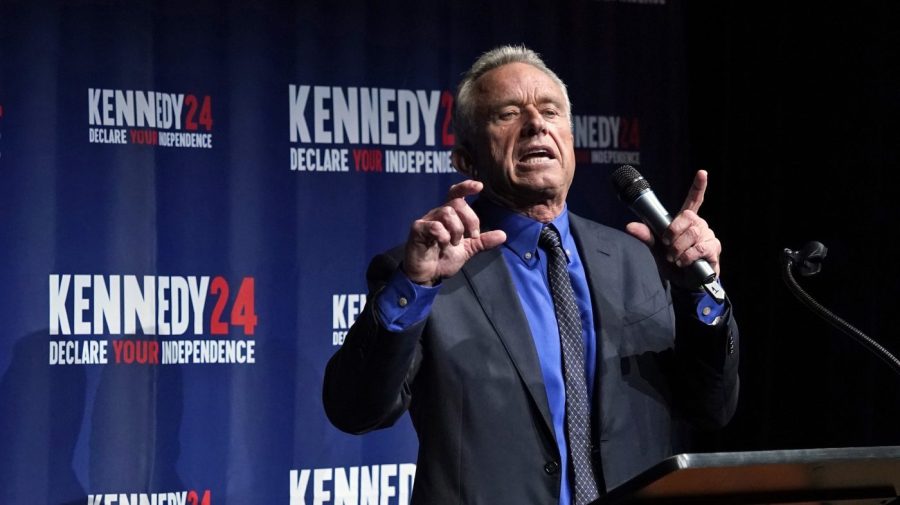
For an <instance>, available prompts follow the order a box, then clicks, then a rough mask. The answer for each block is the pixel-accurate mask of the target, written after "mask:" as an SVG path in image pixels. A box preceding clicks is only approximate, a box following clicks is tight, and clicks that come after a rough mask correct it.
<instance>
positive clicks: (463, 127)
mask: <svg viewBox="0 0 900 505" xmlns="http://www.w3.org/2000/svg"><path fill="white" fill-rule="evenodd" d="M510 63H525V64H526V65H531V66H532V67H534V68H536V69H538V70H540V71H541V72H543V73H545V74H547V77H549V78H550V79H551V80H553V82H555V83H556V84H557V85H559V88H560V89H561V90H562V94H563V96H564V97H565V98H566V112H567V113H568V115H569V121H570V122H571V121H572V102H571V101H570V100H569V92H568V91H567V90H566V83H564V82H563V81H562V79H560V78H559V76H558V75H556V73H555V72H553V71H552V70H550V68H549V67H548V66H547V64H546V63H544V60H542V59H541V57H540V55H538V54H537V53H536V52H534V51H532V50H531V49H528V48H527V47H525V46H512V45H507V46H500V47H496V48H494V49H491V50H490V51H488V52H486V53H484V54H482V55H481V56H480V57H479V58H478V59H477V60H475V63H473V64H472V66H471V67H470V68H469V70H468V71H467V72H466V73H465V74H464V75H463V79H462V81H460V83H459V86H458V87H457V88H456V100H455V101H454V104H455V105H454V110H453V128H454V130H455V133H456V145H457V146H461V145H463V144H465V143H466V142H468V141H470V140H471V139H472V138H473V136H474V135H475V129H476V128H477V125H476V118H475V97H474V91H475V81H477V80H478V79H479V78H480V77H481V76H483V75H484V74H486V73H488V72H490V71H491V70H493V69H495V68H497V67H502V66H503V65H508V64H510Z"/></svg>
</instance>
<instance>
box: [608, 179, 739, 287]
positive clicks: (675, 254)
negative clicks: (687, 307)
mask: <svg viewBox="0 0 900 505" xmlns="http://www.w3.org/2000/svg"><path fill="white" fill-rule="evenodd" d="M708 177H709V176H708V174H707V173H706V171H705V170H698V171H697V174H696V175H695V176H694V183H693V185H692V186H691V189H690V191H688V195H687V198H685V199H684V205H682V206H681V211H679V212H678V215H676V216H675V218H674V219H673V220H672V223H671V224H670V225H669V227H668V228H667V229H666V232H665V233H664V234H663V237H662V242H663V246H664V247H661V248H660V247H655V244H656V239H655V237H654V236H653V233H652V232H651V231H650V228H648V227H647V225H645V224H643V223H637V222H635V223H628V225H627V226H626V227H625V230H626V231H627V232H628V233H630V234H631V235H633V236H634V237H636V238H637V239H638V240H640V241H641V242H644V243H645V244H647V245H648V246H649V247H650V248H651V250H653V252H654V255H655V256H656V260H657V264H658V265H659V268H660V271H661V272H662V274H663V276H664V277H665V278H667V279H669V280H670V281H672V282H673V283H675V284H677V285H680V286H682V287H686V288H690V287H692V286H686V285H685V271H684V270H683V269H682V268H681V267H684V266H688V265H690V264H692V263H694V262H695V261H697V260H698V259H700V258H703V259H705V260H706V261H708V262H709V265H710V266H711V267H712V268H713V270H715V272H716V277H718V276H719V255H720V254H721V253H722V244H721V243H720V242H719V239H717V238H716V234H715V233H713V231H712V229H710V227H709V225H708V224H707V223H706V221H705V220H704V219H703V218H701V217H700V216H699V215H698V214H697V211H698V210H700V205H702V204H703V195H704V194H705V193H706V186H707V181H708ZM693 287H696V286H693Z"/></svg>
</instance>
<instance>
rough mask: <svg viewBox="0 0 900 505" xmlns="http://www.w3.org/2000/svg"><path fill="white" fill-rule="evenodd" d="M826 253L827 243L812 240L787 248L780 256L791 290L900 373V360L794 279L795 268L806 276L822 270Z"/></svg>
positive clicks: (820, 315) (821, 315)
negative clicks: (818, 300) (797, 249)
mask: <svg viewBox="0 0 900 505" xmlns="http://www.w3.org/2000/svg"><path fill="white" fill-rule="evenodd" d="M827 253H828V249H827V248H826V247H825V246H824V245H822V243H821V242H810V243H809V244H806V245H805V246H803V248H802V249H801V250H800V251H791V250H790V249H787V248H785V250H784V254H783V255H782V257H781V259H782V267H783V270H782V272H781V273H782V277H783V278H784V282H785V284H787V287H788V289H789V290H790V292H791V293H793V295H794V296H796V297H797V299H798V300H800V302H802V303H803V304H804V305H806V306H807V307H808V308H809V309H810V310H812V311H813V313H815V314H816V315H817V316H819V317H821V318H822V319H824V320H825V321H826V322H828V324H830V325H832V326H834V327H835V328H837V329H838V330H840V331H842V332H843V333H845V334H846V335H849V336H850V337H851V338H853V339H854V340H856V341H857V342H858V343H859V344H860V345H862V346H863V347H865V348H866V349H868V350H869V351H871V352H872V353H874V354H875V355H876V356H878V357H879V358H881V359H882V360H884V361H885V362H886V363H887V364H888V365H889V366H890V367H891V368H892V369H893V370H894V372H896V373H897V374H900V360H898V359H897V358H896V357H895V356H894V355H893V354H891V353H890V352H889V351H888V350H887V349H885V348H884V347H883V346H882V345H881V344H879V343H878V342H876V341H875V340H873V339H871V338H869V336H868V335H866V334H865V333H863V332H861V331H860V330H858V329H856V328H855V327H853V326H852V325H851V324H850V323H848V322H847V321H844V320H843V319H841V318H840V317H838V316H837V315H836V314H834V313H833V312H831V311H830V310H828V309H827V308H825V307H824V306H823V305H822V304H820V303H819V302H817V301H816V300H815V299H813V297H812V296H810V295H809V294H808V293H807V292H806V291H804V290H803V288H801V287H800V285H799V284H797V281H796V280H795V279H794V275H793V273H792V270H793V268H794V267H796V268H797V270H798V272H799V273H800V275H803V276H805V277H808V276H810V275H815V274H817V273H819V270H821V269H822V260H823V259H824V258H825V255H826V254H827Z"/></svg>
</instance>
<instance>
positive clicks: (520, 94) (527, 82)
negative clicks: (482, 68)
mask: <svg viewBox="0 0 900 505" xmlns="http://www.w3.org/2000/svg"><path fill="white" fill-rule="evenodd" d="M474 84H475V86H474V89H475V96H476V98H477V103H478V107H479V109H484V108H492V107H496V106H502V105H504V104H513V105H514V104H519V103H523V102H529V103H530V102H534V103H537V104H542V103H553V104H555V105H557V106H559V107H561V108H565V107H566V98H565V94H564V92H563V90H562V88H561V87H560V85H559V84H558V83H557V82H556V81H555V80H554V79H553V78H552V77H551V76H550V75H548V74H547V73H546V72H544V71H543V70H541V69H540V68H538V67H535V66H533V65H529V64H528V63H521V62H515V63H507V64H505V65H501V66H499V67H497V68H493V69H491V70H489V71H487V72H485V73H484V74H483V75H481V76H480V77H479V78H478V79H477V80H476V81H475V83H474Z"/></svg>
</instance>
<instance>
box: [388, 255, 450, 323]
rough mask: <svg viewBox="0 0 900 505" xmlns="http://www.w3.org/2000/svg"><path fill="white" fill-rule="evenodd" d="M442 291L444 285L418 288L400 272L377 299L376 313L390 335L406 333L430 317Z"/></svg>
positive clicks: (417, 285) (390, 280)
mask: <svg viewBox="0 0 900 505" xmlns="http://www.w3.org/2000/svg"><path fill="white" fill-rule="evenodd" d="M438 291H440V284H438V285H436V286H431V287H429V286H422V285H419V284H416V283H415V282H413V281H411V280H409V277H407V276H406V274H405V273H404V272H403V270H402V269H400V268H398V269H397V270H396V271H395V272H394V275H392V276H391V278H390V279H389V280H388V283H387V285H385V287H384V289H383V290H381V292H380V293H379V294H378V297H377V298H376V299H375V313H376V315H377V316H378V319H379V321H380V322H381V324H382V326H384V327H385V328H386V329H387V330H388V331H392V332H400V331H403V330H406V329H407V328H409V327H410V326H412V325H414V324H416V323H418V322H419V321H421V320H423V319H425V318H426V317H428V313H429V312H431V305H432V304H433V303H434V298H435V296H437V294H438Z"/></svg>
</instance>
